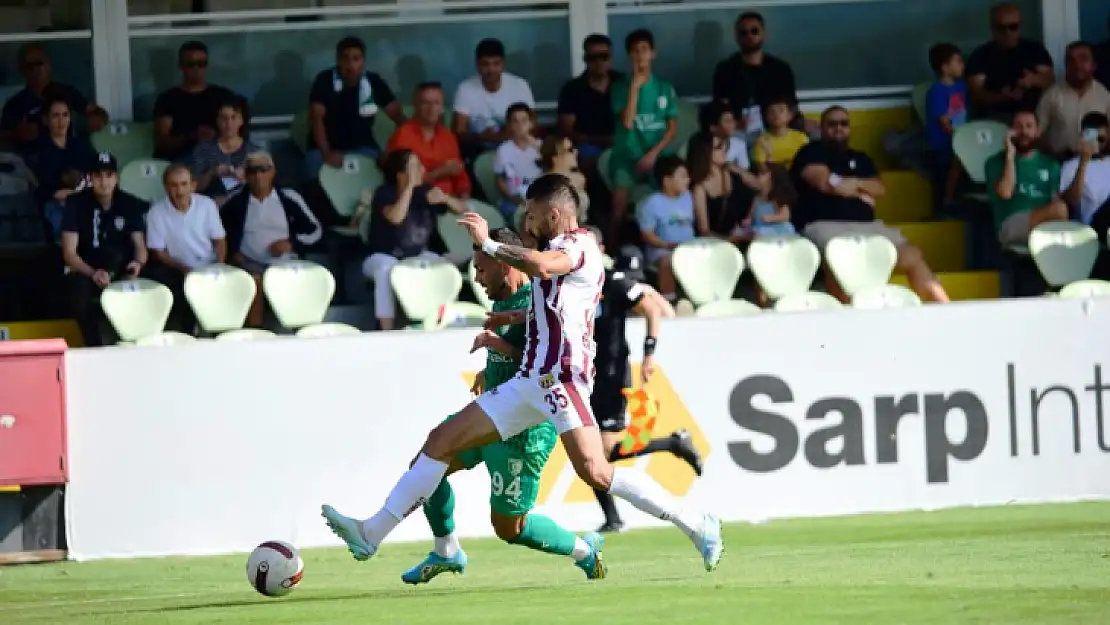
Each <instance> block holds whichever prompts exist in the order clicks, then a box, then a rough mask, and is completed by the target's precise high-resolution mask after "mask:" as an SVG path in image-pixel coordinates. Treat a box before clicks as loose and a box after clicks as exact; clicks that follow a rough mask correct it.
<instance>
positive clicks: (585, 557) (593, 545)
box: [490, 511, 606, 579]
mask: <svg viewBox="0 0 1110 625" xmlns="http://www.w3.org/2000/svg"><path fill="white" fill-rule="evenodd" d="M490 520H491V521H492V523H493V529H494V531H495V532H496V533H497V537H498V538H500V539H501V540H504V541H505V542H507V543H509V544H510V545H520V546H521V547H527V548H529V549H533V550H535V551H541V552H543V553H550V554H554V555H559V556H567V557H569V558H571V559H572V560H574V565H575V566H577V567H578V568H580V569H582V571H583V572H585V573H586V579H602V578H604V577H605V573H606V568H605V561H604V559H603V558H602V553H601V549H602V546H603V545H604V543H605V539H603V538H602V537H601V535H599V534H597V533H591V534H587V535H586V536H583V537H581V538H579V537H578V536H576V535H575V534H574V533H573V532H571V531H569V530H567V529H564V528H563V527H562V526H561V525H559V524H558V523H556V522H555V521H553V520H552V519H550V518H548V517H545V516H543V515H540V514H529V515H528V516H504V515H501V514H498V513H497V512H496V511H495V512H493V513H492V514H491V515H490Z"/></svg>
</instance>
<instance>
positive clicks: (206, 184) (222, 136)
mask: <svg viewBox="0 0 1110 625" xmlns="http://www.w3.org/2000/svg"><path fill="white" fill-rule="evenodd" d="M216 129H217V132H218V133H219V135H218V136H217V137H216V138H215V139H212V140H210V141H202V142H200V143H198V144H197V147H196V148H195V149H193V176H194V177H195V178H196V181H197V189H203V193H204V194H205V195H207V196H209V197H211V198H213V199H215V200H216V205H217V206H219V205H222V204H223V203H224V201H225V200H226V199H227V195H228V194H229V193H231V192H232V191H235V190H236V189H238V188H239V186H240V185H241V184H243V183H244V182H245V181H246V172H245V171H244V170H243V166H244V165H246V162H247V155H248V154H251V153H253V152H257V151H258V150H259V148H258V146H256V145H255V144H253V143H251V142H250V141H248V140H247V101H246V99H245V98H241V97H238V96H236V97H234V98H232V99H231V100H228V101H227V102H224V103H223V104H222V105H221V106H220V108H219V111H218V112H217V113H216Z"/></svg>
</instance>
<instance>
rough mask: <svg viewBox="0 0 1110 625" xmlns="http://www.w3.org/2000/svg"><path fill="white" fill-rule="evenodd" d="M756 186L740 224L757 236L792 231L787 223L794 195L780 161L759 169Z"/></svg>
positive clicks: (769, 235) (788, 175) (780, 234)
mask: <svg viewBox="0 0 1110 625" xmlns="http://www.w3.org/2000/svg"><path fill="white" fill-rule="evenodd" d="M758 180H759V188H758V193H757V194H756V196H755V198H753V199H752V207H751V211H750V212H749V213H748V217H747V219H745V220H744V223H743V226H744V227H745V228H750V229H751V231H752V233H753V234H754V235H755V236H756V238H759V237H773V236H788V235H792V234H795V232H794V226H793V225H791V224H790V205H791V204H793V203H794V200H795V199H796V198H797V193H795V191H794V185H792V184H791V183H790V174H789V173H788V172H787V170H786V168H784V167H783V166H781V165H771V166H770V167H769V168H768V169H766V170H764V171H761V172H759V177H758Z"/></svg>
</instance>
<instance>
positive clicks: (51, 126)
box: [31, 98, 96, 237]
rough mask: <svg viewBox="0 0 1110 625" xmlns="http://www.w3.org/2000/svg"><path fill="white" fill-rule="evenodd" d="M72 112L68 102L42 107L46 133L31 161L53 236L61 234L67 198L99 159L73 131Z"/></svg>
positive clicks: (38, 197)
mask: <svg viewBox="0 0 1110 625" xmlns="http://www.w3.org/2000/svg"><path fill="white" fill-rule="evenodd" d="M71 113H72V112H71V110H70V108H69V102H67V101H66V100H64V99H62V98H53V99H51V100H48V101H47V103H46V105H45V106H44V107H43V115H44V116H45V117H46V118H47V119H46V132H45V133H43V134H41V135H39V139H38V141H37V142H36V143H37V145H36V147H35V150H34V156H33V158H32V159H31V166H32V168H33V170H34V172H35V177H36V178H37V179H38V183H39V186H38V188H37V189H36V190H35V194H36V199H37V200H38V203H39V205H40V206H42V207H43V213H44V214H45V216H46V219H47V221H48V222H50V226H51V228H52V229H53V234H54V237H58V236H60V235H61V225H62V214H63V210H62V207H63V206H64V205H65V202H66V198H67V197H69V196H70V195H71V194H73V193H75V192H76V191H77V188H78V187H79V186H80V185H81V183H82V181H83V180H84V178H85V170H86V169H87V168H88V167H89V166H90V165H92V163H93V162H94V161H95V160H96V153H95V152H94V151H93V148H92V145H90V144H89V141H88V139H86V138H85V137H79V136H76V135H74V134H73V132H71V131H72V117H71Z"/></svg>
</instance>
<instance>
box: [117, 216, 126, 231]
mask: <svg viewBox="0 0 1110 625" xmlns="http://www.w3.org/2000/svg"><path fill="white" fill-rule="evenodd" d="M115 223H116V230H123V227H124V226H125V225H127V221H125V220H124V218H123V217H116V222H115Z"/></svg>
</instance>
